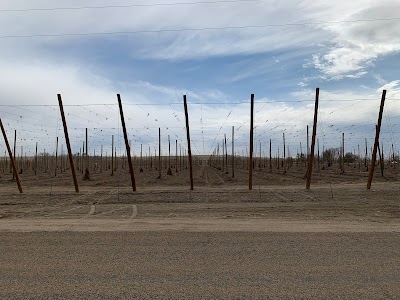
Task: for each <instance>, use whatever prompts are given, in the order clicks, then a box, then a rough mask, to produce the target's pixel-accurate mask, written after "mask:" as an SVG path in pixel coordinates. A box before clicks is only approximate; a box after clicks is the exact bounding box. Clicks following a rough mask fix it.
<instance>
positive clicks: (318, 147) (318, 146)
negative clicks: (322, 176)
mask: <svg viewBox="0 0 400 300" xmlns="http://www.w3.org/2000/svg"><path fill="white" fill-rule="evenodd" d="M317 144H318V146H317V148H318V172H319V171H320V170H321V169H320V156H319V139H317Z"/></svg>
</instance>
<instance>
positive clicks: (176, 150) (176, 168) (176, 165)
mask: <svg viewBox="0 0 400 300" xmlns="http://www.w3.org/2000/svg"><path fill="white" fill-rule="evenodd" d="M175 173H178V140H175Z"/></svg>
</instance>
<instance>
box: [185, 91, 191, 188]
mask: <svg viewBox="0 0 400 300" xmlns="http://www.w3.org/2000/svg"><path fill="white" fill-rule="evenodd" d="M183 106H184V108H185V119H186V135H187V142H188V155H189V171H190V189H191V190H192V191H193V166H192V150H191V146H190V131H189V114H188V109H187V103H186V95H183Z"/></svg>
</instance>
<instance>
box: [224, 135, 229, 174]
mask: <svg viewBox="0 0 400 300" xmlns="http://www.w3.org/2000/svg"><path fill="white" fill-rule="evenodd" d="M224 138H225V168H226V171H225V172H226V174H228V173H229V172H228V147H227V146H226V134H224Z"/></svg>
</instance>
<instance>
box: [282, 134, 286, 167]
mask: <svg viewBox="0 0 400 300" xmlns="http://www.w3.org/2000/svg"><path fill="white" fill-rule="evenodd" d="M283 173H286V140H285V133H283Z"/></svg>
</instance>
